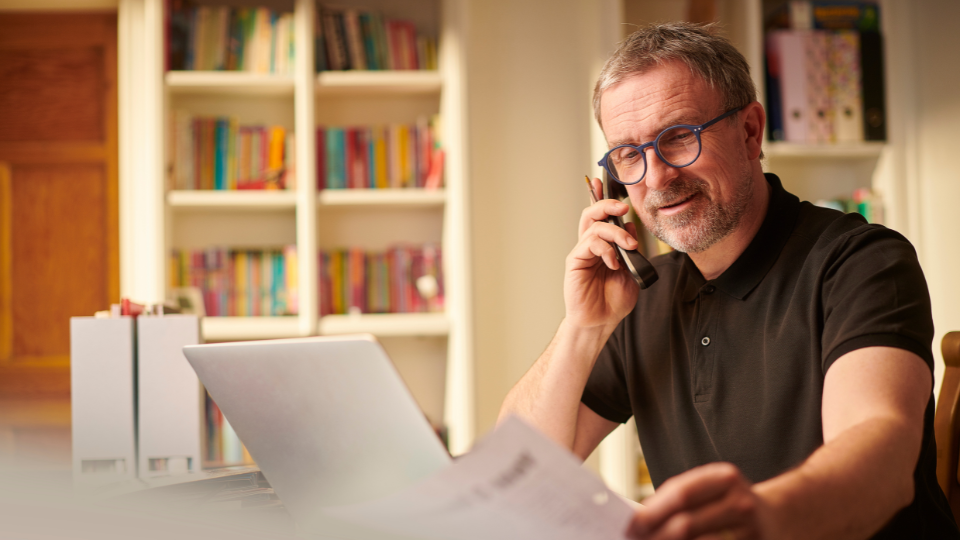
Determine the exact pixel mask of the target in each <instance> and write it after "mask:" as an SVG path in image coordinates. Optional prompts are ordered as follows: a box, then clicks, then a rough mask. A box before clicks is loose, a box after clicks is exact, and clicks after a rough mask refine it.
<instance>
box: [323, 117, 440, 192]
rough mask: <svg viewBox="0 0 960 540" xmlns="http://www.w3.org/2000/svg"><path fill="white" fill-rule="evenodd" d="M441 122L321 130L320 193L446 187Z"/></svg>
mask: <svg viewBox="0 0 960 540" xmlns="http://www.w3.org/2000/svg"><path fill="white" fill-rule="evenodd" d="M438 123H439V120H438V117H437V116H436V115H435V116H434V117H433V119H431V120H430V121H428V120H427V119H426V118H421V119H420V120H418V121H417V123H415V124H391V125H388V126H366V127H318V128H317V189H344V188H402V187H403V188H406V187H413V188H427V189H436V188H439V187H440V186H441V185H442V184H443V150H442V149H441V148H440V143H439V139H438V137H437V125H438Z"/></svg>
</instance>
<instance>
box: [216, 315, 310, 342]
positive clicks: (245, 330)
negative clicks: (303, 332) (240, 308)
mask: <svg viewBox="0 0 960 540" xmlns="http://www.w3.org/2000/svg"><path fill="white" fill-rule="evenodd" d="M299 330H300V329H299V324H298V318H297V317H293V316H290V317H204V318H203V320H202V322H201V331H202V332H203V339H204V341H246V340H248V339H276V338H290V337H299V336H300V331H299Z"/></svg>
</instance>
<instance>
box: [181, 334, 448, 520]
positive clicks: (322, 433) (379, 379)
mask: <svg viewBox="0 0 960 540" xmlns="http://www.w3.org/2000/svg"><path fill="white" fill-rule="evenodd" d="M183 353H184V355H185V356H186V357H187V360H188V361H189V362H190V365H192V366H193V369H194V370H195V371H196V372H197V375H198V376H199V377H200V381H201V382H202V383H203V385H204V386H205V387H206V389H207V391H208V392H209V393H210V396H211V397H212V398H213V400H214V401H215V402H216V403H217V405H218V406H219V407H220V409H221V411H223V414H224V416H225V417H226V418H227V419H228V420H229V421H230V425H231V426H232V427H233V429H234V430H235V431H236V432H237V435H238V436H239V437H240V440H241V441H242V442H243V444H244V445H245V446H246V448H247V450H248V451H249V452H250V455H251V456H252V457H253V459H254V460H255V461H256V462H257V465H258V466H259V467H260V470H261V471H262V472H263V475H264V476H265V477H266V478H267V480H268V481H269V482H270V485H271V486H272V487H273V488H274V490H275V492H276V494H277V496H278V497H279V498H280V500H281V501H283V503H284V506H285V507H286V509H287V510H288V512H289V513H290V515H291V516H292V517H293V519H294V521H296V522H297V525H298V526H299V527H300V528H301V529H302V530H305V531H306V532H317V533H323V534H325V535H330V536H334V537H336V538H365V537H369V534H367V533H369V531H366V532H365V531H363V530H361V529H358V528H355V527H354V526H351V525H348V524H346V523H340V522H336V521H335V520H331V519H330V518H328V517H327V516H325V515H324V513H323V511H322V509H323V508H324V507H327V506H336V505H345V504H350V503H356V502H361V501H368V500H372V499H376V498H379V497H382V496H385V495H387V494H390V493H393V492H396V491H399V490H400V489H402V488H404V487H406V486H409V485H411V484H413V483H414V482H417V481H419V480H422V479H425V478H427V477H429V476H431V475H432V474H434V473H435V472H437V471H439V470H440V469H442V468H443V467H445V466H446V465H447V464H448V463H449V462H450V460H451V458H450V455H449V454H448V452H447V450H446V448H444V446H443V444H442V442H441V441H440V439H439V438H438V437H437V435H436V433H435V432H434V430H433V428H432V427H431V425H430V423H429V422H428V421H427V419H426V417H425V416H424V414H423V413H422V412H421V411H420V408H419V407H418V406H417V403H416V402H415V401H414V399H413V396H412V395H411V394H410V391H409V390H408V389H407V387H406V385H404V383H403V380H402V379H401V378H400V375H399V373H398V372H397V370H396V368H395V367H394V365H393V363H392V362H391V361H390V358H389V357H388V356H387V353H386V351H384V349H383V347H382V346H381V345H380V343H378V342H377V340H376V338H375V337H374V336H372V335H366V334H365V335H352V336H335V337H312V338H297V339H281V340H270V341H252V342H237V343H215V344H206V345H189V346H187V347H184V349H183ZM383 537H384V536H383V535H382V534H378V535H377V538H383Z"/></svg>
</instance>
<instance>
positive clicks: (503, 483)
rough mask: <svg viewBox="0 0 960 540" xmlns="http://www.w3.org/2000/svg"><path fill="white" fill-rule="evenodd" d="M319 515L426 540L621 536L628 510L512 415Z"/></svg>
mask: <svg viewBox="0 0 960 540" xmlns="http://www.w3.org/2000/svg"><path fill="white" fill-rule="evenodd" d="M323 513H324V514H326V515H327V516H329V517H333V518H336V519H340V520H343V521H347V522H352V523H355V524H358V525H361V526H363V527H365V528H369V529H375V530H380V531H383V532H385V533H388V534H392V535H401V536H408V537H412V538H422V539H431V540H432V539H438V540H439V539H442V540H491V539H497V540H510V539H518V540H519V539H522V540H529V539H532V538H549V539H551V540H565V539H570V540H574V539H576V540H594V539H595V540H605V539H611V540H613V539H622V538H624V532H625V531H626V529H627V525H628V523H629V521H630V518H631V516H632V515H633V508H631V506H630V505H629V504H628V503H627V502H626V501H625V500H623V499H621V498H620V497H619V496H618V495H616V494H615V493H613V492H612V491H610V490H609V489H608V488H607V487H606V486H605V485H604V484H603V482H602V481H601V480H600V479H599V478H597V477H595V476H594V475H593V474H591V473H590V472H588V471H586V470H584V469H583V467H582V466H581V464H580V462H579V460H577V459H576V458H575V457H574V456H573V455H572V454H571V453H570V452H568V451H566V450H564V449H562V448H560V447H559V446H557V445H556V444H555V443H554V442H552V441H550V440H549V439H547V438H546V437H545V436H544V435H542V434H541V433H539V432H537V431H536V430H535V429H533V428H532V427H530V426H528V425H527V424H525V423H524V422H523V421H521V420H519V419H517V418H510V419H508V420H506V421H505V422H503V423H502V424H501V425H500V426H499V427H497V429H496V430H494V431H493V433H491V434H490V435H489V436H487V437H486V438H485V439H484V440H483V441H481V442H480V443H479V444H477V446H476V447H474V449H473V450H471V451H470V452H469V453H468V454H466V455H464V456H462V457H460V458H458V459H457V460H455V461H454V462H453V463H452V464H451V465H450V466H449V467H446V468H445V469H443V470H441V471H440V472H439V473H437V474H436V475H434V476H432V477H430V478H428V479H426V480H424V481H422V482H420V483H418V484H415V485H413V486H411V487H409V488H407V489H404V490H402V491H400V492H398V493H394V494H392V495H389V496H387V497H384V498H382V499H378V500H374V501H370V502H364V503H359V504H351V505H347V506H336V507H326V508H324V509H323Z"/></svg>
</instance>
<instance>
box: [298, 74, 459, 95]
mask: <svg viewBox="0 0 960 540" xmlns="http://www.w3.org/2000/svg"><path fill="white" fill-rule="evenodd" d="M442 87H443V78H442V77H441V76H440V72H438V71H426V70H423V71H416V70H410V71H324V72H322V73H320V74H319V75H317V84H316V93H317V94H319V95H324V96H327V95H329V96H348V95H355V94H358V93H362V94H439V93H440V90H441V88H442Z"/></svg>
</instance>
